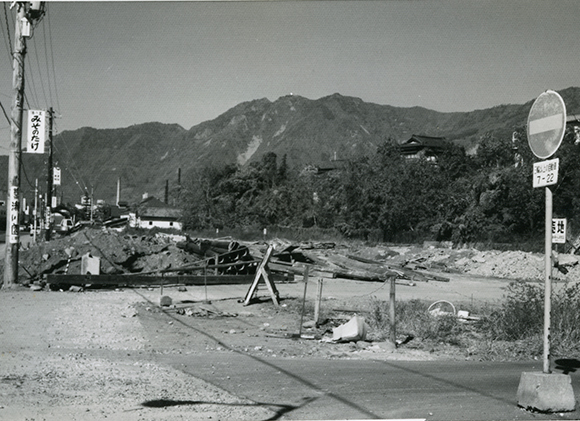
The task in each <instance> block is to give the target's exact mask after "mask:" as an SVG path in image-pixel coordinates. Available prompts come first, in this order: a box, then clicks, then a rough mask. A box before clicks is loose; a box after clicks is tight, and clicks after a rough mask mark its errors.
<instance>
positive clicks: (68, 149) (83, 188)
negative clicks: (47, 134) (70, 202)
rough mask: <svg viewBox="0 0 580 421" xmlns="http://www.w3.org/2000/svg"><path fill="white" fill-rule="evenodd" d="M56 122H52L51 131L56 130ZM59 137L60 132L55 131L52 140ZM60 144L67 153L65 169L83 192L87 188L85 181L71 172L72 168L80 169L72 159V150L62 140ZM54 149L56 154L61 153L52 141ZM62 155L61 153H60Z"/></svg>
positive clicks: (76, 170)
mask: <svg viewBox="0 0 580 421" xmlns="http://www.w3.org/2000/svg"><path fill="white" fill-rule="evenodd" d="M56 131H57V130H56V124H53V132H56ZM57 137H59V140H63V139H62V136H61V134H60V133H57V134H56V135H55V136H53V138H54V139H53V140H56V138H57ZM60 143H61V144H62V145H64V147H65V149H66V150H67V155H68V159H67V163H68V166H65V169H66V171H67V172H68V173H69V174H70V175H71V177H72V178H73V180H74V181H75V184H76V185H77V186H78V187H79V189H80V190H81V192H82V193H84V192H85V190H86V189H87V184H86V183H85V181H84V180H83V179H82V177H78V178H77V177H75V174H74V172H73V170H74V171H75V172H77V173H79V174H80V173H81V172H80V170H79V169H78V168H77V166H76V163H75V160H74V159H73V156H72V152H71V150H70V148H69V147H68V145H67V143H66V142H65V141H64V140H63V141H62V142H60ZM52 146H53V148H54V151H55V152H57V153H58V154H61V152H60V151H59V149H58V147H57V146H56V142H55V141H53V144H52ZM61 155H62V154H61ZM69 166H70V167H74V168H72V169H71V168H70V167H69ZM79 179H80V183H82V185H83V187H81V184H80V183H79Z"/></svg>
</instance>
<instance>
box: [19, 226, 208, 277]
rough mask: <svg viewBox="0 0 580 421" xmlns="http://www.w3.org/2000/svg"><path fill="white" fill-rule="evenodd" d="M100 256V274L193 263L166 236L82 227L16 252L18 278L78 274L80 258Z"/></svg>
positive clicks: (165, 267)
mask: <svg viewBox="0 0 580 421" xmlns="http://www.w3.org/2000/svg"><path fill="white" fill-rule="evenodd" d="M87 253H88V254H90V255H91V256H94V257H99V258H100V271H101V273H103V274H111V275H112V274H124V273H147V272H156V271H157V272H159V271H162V270H166V269H168V268H171V267H178V266H183V265H186V264H189V263H192V262H194V261H195V260H197V259H195V258H194V257H193V256H192V255H191V254H189V253H187V252H185V251H183V250H181V249H179V248H178V247H177V246H176V243H175V239H174V238H173V237H171V236H166V235H159V234H158V235H155V236H148V235H129V234H124V233H120V232H117V231H115V230H113V229H109V228H99V229H96V228H84V229H82V230H80V231H77V232H75V233H73V234H71V235H69V236H66V237H59V238H55V239H54V240H51V241H48V242H46V241H39V242H37V243H30V246H29V247H27V248H23V249H21V250H20V252H19V267H20V272H21V275H22V277H24V278H30V279H38V278H42V277H43V275H46V274H79V273H80V272H81V257H82V256H83V255H86V254H87Z"/></svg>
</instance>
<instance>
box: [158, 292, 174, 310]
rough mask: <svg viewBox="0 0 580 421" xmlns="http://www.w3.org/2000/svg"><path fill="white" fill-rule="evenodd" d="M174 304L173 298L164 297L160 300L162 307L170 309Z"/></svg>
mask: <svg viewBox="0 0 580 421" xmlns="http://www.w3.org/2000/svg"><path fill="white" fill-rule="evenodd" d="M172 303H173V300H172V299H171V297H169V296H167V295H164V296H162V297H161V298H160V299H159V305H160V306H161V307H169V306H170V305H171V304H172Z"/></svg>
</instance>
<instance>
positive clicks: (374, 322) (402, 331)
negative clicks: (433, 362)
mask: <svg viewBox="0 0 580 421" xmlns="http://www.w3.org/2000/svg"><path fill="white" fill-rule="evenodd" d="M428 308H429V304H428V303H427V302H425V301H421V300H410V301H398V302H397V303H396V309H395V317H396V329H397V334H398V335H404V336H412V337H414V338H415V339H416V340H419V341H429V342H436V343H440V342H442V343H446V344H451V345H460V344H461V342H462V341H461V335H462V334H463V333H465V332H466V328H465V327H464V326H463V325H461V324H460V322H459V321H458V319H457V317H456V316H454V315H451V314H450V315H440V316H433V315H432V314H430V313H429V312H428V311H427V310H428ZM368 324H369V326H370V327H371V329H373V330H374V331H375V335H376V336H377V339H387V338H388V337H389V336H390V332H391V323H390V317H389V303H388V302H386V301H382V300H377V299H376V298H373V299H372V300H371V303H370V312H369V320H368Z"/></svg>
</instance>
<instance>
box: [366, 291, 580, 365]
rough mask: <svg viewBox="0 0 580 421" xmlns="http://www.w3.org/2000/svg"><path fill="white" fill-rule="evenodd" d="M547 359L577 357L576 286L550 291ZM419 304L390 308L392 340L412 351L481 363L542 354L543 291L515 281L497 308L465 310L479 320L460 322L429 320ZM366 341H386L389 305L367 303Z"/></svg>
mask: <svg viewBox="0 0 580 421" xmlns="http://www.w3.org/2000/svg"><path fill="white" fill-rule="evenodd" d="M551 303H552V312H551V320H552V324H551V339H550V351H551V354H552V355H560V356H566V357H567V358H578V357H580V311H578V309H580V284H559V285H558V284H557V285H556V286H555V287H554V288H553V291H552V299H551ZM428 308H429V302H426V301H422V300H410V301H399V302H397V303H396V329H397V338H401V337H405V336H412V337H413V338H414V339H413V341H412V342H411V343H410V344H412V346H413V347H414V348H418V349H423V350H431V351H432V350H433V349H440V348H442V347H446V348H447V349H449V348H451V349H453V350H455V351H456V352H458V353H460V354H463V355H465V356H473V357H476V358H479V359H482V360H518V359H538V358H541V357H542V354H543V326H544V286H543V284H537V283H528V282H521V281H515V282H512V283H510V285H509V286H508V288H507V294H506V299H505V300H504V302H503V303H502V304H501V305H500V306H497V307H491V306H487V305H484V306H482V307H480V308H472V309H470V313H471V314H476V315H477V316H478V317H479V320H476V321H471V322H465V321H463V320H461V319H459V318H458V317H456V316H454V315H450V314H449V315H439V316H435V315H433V314H431V313H430V312H429V311H428ZM367 323H368V324H369V326H370V327H371V333H370V335H369V336H370V338H371V339H373V340H387V339H388V338H389V337H390V329H391V323H390V318H389V303H388V302H386V301H382V300H378V299H375V298H372V299H371V300H370V302H369V303H368V314H367Z"/></svg>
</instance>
